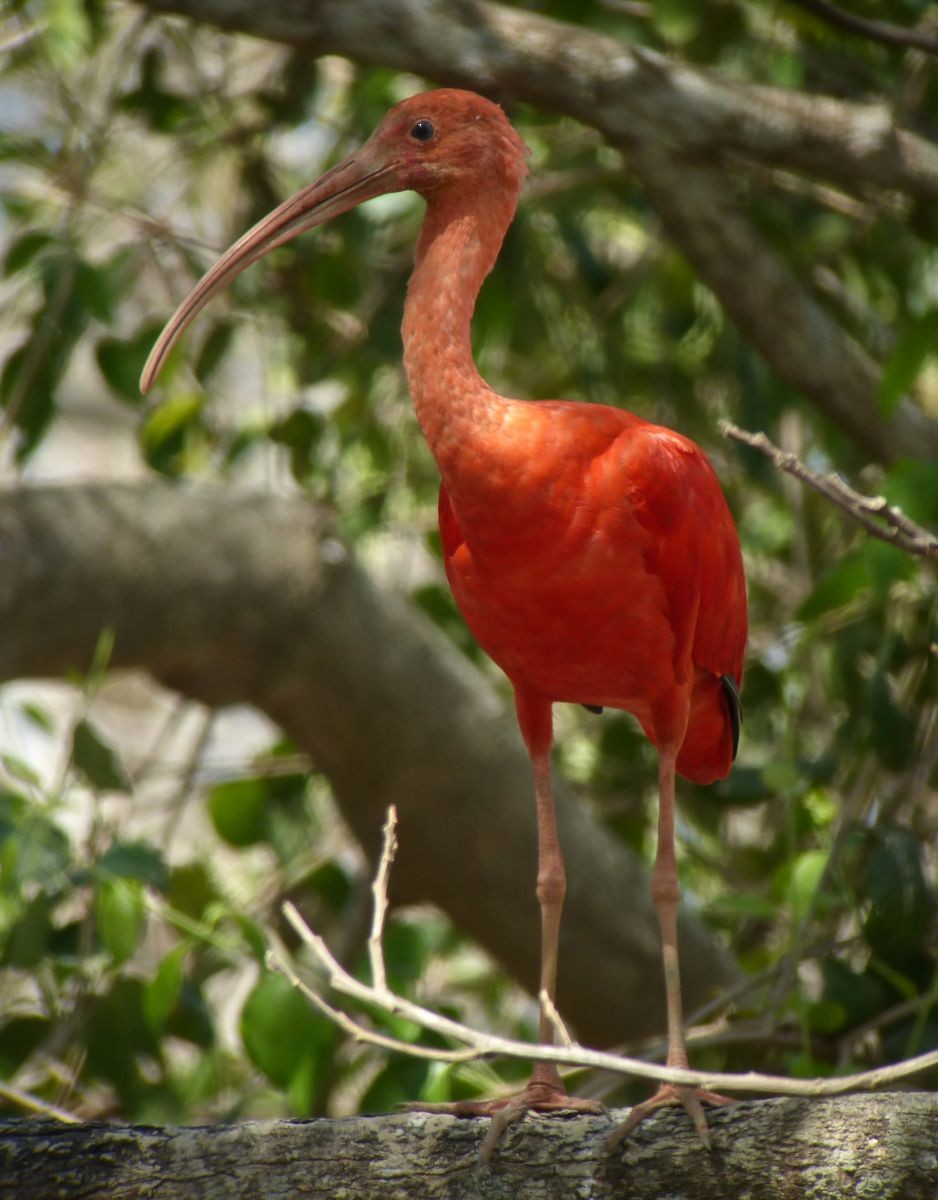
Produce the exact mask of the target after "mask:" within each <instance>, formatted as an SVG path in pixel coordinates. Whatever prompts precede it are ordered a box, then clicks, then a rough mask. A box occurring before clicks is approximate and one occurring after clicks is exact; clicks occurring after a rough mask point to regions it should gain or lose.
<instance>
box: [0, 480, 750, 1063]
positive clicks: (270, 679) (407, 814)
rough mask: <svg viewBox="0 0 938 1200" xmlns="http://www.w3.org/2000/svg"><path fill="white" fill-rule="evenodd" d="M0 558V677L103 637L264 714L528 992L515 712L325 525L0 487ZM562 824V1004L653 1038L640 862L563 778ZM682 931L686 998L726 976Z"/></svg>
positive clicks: (57, 660) (220, 506) (127, 498)
mask: <svg viewBox="0 0 938 1200" xmlns="http://www.w3.org/2000/svg"><path fill="white" fill-rule="evenodd" d="M0 547H2V556H3V568H2V570H0V627H2V628H3V631H4V636H3V638H2V639H0V679H18V678H25V677H35V676H55V677H62V676H64V675H66V674H67V673H68V672H69V671H71V670H82V669H85V668H87V666H88V664H89V661H90V659H91V655H92V653H93V651H94V647H95V645H96V643H97V639H98V635H99V632H100V630H101V629H102V628H109V629H111V630H113V632H114V635H115V647H114V655H113V659H112V663H113V665H114V666H115V667H116V668H121V667H133V668H139V669H143V670H146V671H149V672H150V673H151V674H153V675H154V676H155V677H156V678H157V679H159V680H161V681H162V682H164V683H165V684H167V685H168V686H170V687H173V688H175V689H177V690H178V691H181V692H183V693H185V694H186V695H188V696H192V697H195V698H196V699H199V700H201V701H203V702H205V703H207V704H211V705H225V704H234V703H239V702H247V703H251V704H254V705H256V706H257V707H258V708H260V709H262V710H263V711H264V712H266V713H267V714H268V715H269V716H270V717H271V718H272V719H273V720H274V721H276V722H277V723H278V724H279V725H280V726H281V727H282V728H284V729H285V730H287V732H288V733H290V735H291V736H292V737H293V738H294V739H295V740H296V742H297V743H298V744H299V745H300V746H301V747H302V748H303V749H304V750H305V751H306V752H307V753H308V754H309V756H310V758H311V759H312V761H313V762H314V763H315V764H316V765H317V767H318V768H319V769H320V770H322V771H323V772H324V773H325V774H326V775H327V776H328V778H329V779H330V781H331V783H332V785H333V789H334V791H335V794H336V797H337V799H338V802H339V803H340V805H341V807H342V811H343V813H344V815H345V817H346V819H347V820H348V822H349V824H350V826H351V828H352V829H353V831H354V832H355V834H356V836H357V837H358V838H359V840H360V841H361V843H362V844H363V845H364V846H365V848H366V849H367V850H368V851H369V852H370V853H372V854H373V855H374V856H375V858H376V857H377V851H378V848H379V843H380V832H381V825H382V821H383V819H384V814H385V811H386V809H387V807H388V805H389V804H396V805H397V808H398V811H399V813H400V820H401V846H402V848H401V852H400V855H399V858H398V865H397V868H396V875H395V879H394V887H393V888H392V900H393V901H395V902H396V903H403V902H416V901H421V900H432V901H433V902H435V903H436V904H438V905H439V906H440V907H441V908H443V909H444V910H445V911H446V912H448V913H449V915H450V916H451V917H452V918H453V920H454V921H455V922H456V923H457V924H458V925H459V926H460V927H461V928H462V929H464V930H465V931H466V932H467V933H469V934H471V935H472V936H474V937H475V938H476V939H477V940H478V941H479V942H480V943H481V944H482V945H483V946H485V947H486V948H487V949H488V950H489V951H490V953H491V954H493V955H494V957H495V958H496V959H498V960H499V961H500V962H501V963H502V964H504V965H505V966H506V967H507V968H508V969H509V970H511V971H512V972H513V973H514V974H515V975H516V977H517V978H519V979H520V980H522V982H524V983H525V984H526V986H527V987H528V988H529V989H531V991H532V993H533V992H535V990H536V988H537V981H538V946H539V938H538V929H539V925H538V910H537V904H536V900H535V895H534V876H535V862H536V852H535V846H536V840H535V829H534V806H533V803H532V782H531V775H530V764H529V762H528V759H527V754H526V753H525V751H524V748H523V745H522V743H521V741H520V738H519V735H518V733H517V729H516V722H515V720H514V718H513V716H512V714H511V713H510V712H509V710H508V708H507V706H506V705H505V703H504V702H503V700H502V699H501V698H500V697H499V696H498V695H497V694H496V693H495V691H494V690H493V688H492V686H491V684H490V683H488V682H487V681H486V680H485V678H484V677H483V676H482V675H481V674H480V673H479V672H478V671H477V670H476V669H475V668H473V667H472V665H471V664H470V663H468V662H467V660H466V659H465V658H464V657H463V656H462V655H461V654H459V652H458V651H457V650H455V649H454V648H453V646H452V645H451V644H450V643H449V642H448V641H447V640H446V638H444V636H443V635H442V634H441V633H440V632H439V631H438V630H437V629H436V628H435V627H434V626H432V625H431V624H430V622H429V621H427V620H426V619H423V618H421V617H420V616H419V615H418V614H416V613H415V612H413V611H412V609H411V608H410V606H408V605H406V604H405V603H403V602H399V601H397V600H395V599H394V598H393V597H392V596H390V595H388V594H386V593H385V592H382V591H381V590H380V589H379V588H378V587H377V586H376V585H375V583H374V582H373V581H372V580H371V579H370V578H369V576H368V575H367V574H366V573H365V572H364V571H363V570H362V568H361V567H360V566H358V565H357V564H356V563H355V562H354V561H353V560H352V559H351V557H350V556H349V554H348V552H347V550H346V549H345V547H344V546H342V545H341V543H340V542H338V541H337V540H336V539H335V538H334V537H333V535H332V534H331V532H330V530H329V528H328V525H327V523H326V521H325V519H324V517H323V515H322V513H320V512H317V511H316V510H315V509H313V508H312V507H311V506H310V505H308V504H306V503H305V502H303V501H302V500H299V499H285V498H277V497H271V496H263V495H258V494H255V493H247V492H239V491H235V490H233V489H226V488H198V487H187V488H185V489H183V488H179V487H174V486H171V485H168V484H164V483H148V484H145V485H139V486H117V485H114V486H85V487H73V488H56V487H47V488H36V489H33V490H28V491H22V492H13V493H6V494H0ZM558 818H559V821H560V826H561V838H562V840H563V845H564V850H565V853H566V856H567V866H568V875H569V890H568V893H567V901H566V907H565V912H564V924H563V935H562V950H561V977H560V988H559V1007H560V1010H561V1012H562V1013H563V1014H564V1016H565V1017H566V1018H567V1019H569V1020H570V1022H571V1023H572V1025H573V1026H574V1027H575V1028H576V1030H577V1032H578V1034H579V1036H581V1037H583V1038H585V1039H587V1040H589V1041H590V1042H591V1043H592V1044H593V1045H600V1046H602V1045H609V1044H611V1043H612V1042H614V1041H621V1040H622V1039H623V1038H626V1037H628V1038H631V1037H642V1036H645V1035H646V1034H651V1033H653V1032H658V1031H659V1029H660V1018H661V1014H662V1013H663V1011H664V998H663V986H662V983H661V969H660V962H659V945H658V933H657V925H656V921H655V915H654V909H653V907H652V904H651V899H650V894H649V883H648V875H647V872H646V870H645V868H644V867H643V866H642V864H641V863H639V861H638V860H637V859H636V858H635V857H634V856H632V855H631V854H629V853H628V852H627V851H626V850H625V848H624V847H623V846H622V845H621V844H619V843H618V842H616V841H615V840H614V839H612V838H610V837H609V835H608V834H607V833H606V832H605V831H604V830H603V829H602V828H601V827H600V826H599V824H598V822H597V821H596V819H595V818H594V817H593V816H592V815H591V813H590V811H589V808H588V806H586V805H583V804H577V803H575V802H574V801H573V800H572V799H571V796H570V793H569V791H567V790H565V789H564V788H563V787H560V788H559V794H558ZM496 848H497V849H496ZM506 913H510V914H511V919H510V920H507V919H505V914H506ZM682 938H683V943H682V947H681V954H682V963H681V965H682V968H683V969H684V972H685V981H686V991H687V1000H688V1004H689V1006H691V1007H693V1006H695V1005H697V1004H700V1003H701V1002H702V1001H703V1000H704V999H706V998H707V997H708V996H709V995H710V993H711V990H712V989H713V988H714V987H715V986H719V985H721V984H726V983H728V982H730V981H731V980H732V979H733V978H734V977H735V975H734V971H733V968H732V966H731V964H730V962H729V960H728V957H727V955H726V952H725V950H723V948H722V947H721V945H720V943H719V942H718V941H717V940H716V939H715V938H714V937H713V935H712V934H710V933H709V932H708V931H707V930H706V929H705V927H704V926H703V925H702V923H701V922H700V921H698V920H696V919H694V918H693V917H692V916H691V914H689V913H685V914H684V918H683V923H682Z"/></svg>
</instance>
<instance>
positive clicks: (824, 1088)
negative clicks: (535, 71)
mask: <svg viewBox="0 0 938 1200" xmlns="http://www.w3.org/2000/svg"><path fill="white" fill-rule="evenodd" d="M393 840H394V820H393V817H392V816H391V814H390V813H389V814H388V820H387V823H386V825H385V851H384V853H383V854H382V856H381V862H380V864H379V868H378V873H377V876H376V878H375V882H374V887H373V889H372V892H373V895H374V897H375V915H374V920H373V923H372V930H373V931H374V930H379V929H380V928H381V927H382V925H383V914H384V912H385V911H386V908H387V882H388V869H389V867H390V862H391V858H392V855H393V850H392V846H393ZM282 912H283V915H284V917H285V918H286V920H287V921H288V922H289V924H290V925H291V926H292V927H293V929H294V930H295V931H296V933H297V934H298V935H299V937H300V940H301V941H302V942H303V944H304V945H305V946H306V947H307V948H308V949H309V950H310V952H311V953H312V955H313V957H314V959H315V960H316V961H317V962H318V964H319V965H320V966H321V967H322V968H323V969H324V970H325V972H326V976H327V978H328V981H329V986H330V987H331V988H333V989H334V990H335V991H337V992H341V993H343V994H344V995H346V996H349V997H350V998H351V999H353V1000H355V1001H357V1002H358V1003H360V1004H365V1005H369V1006H374V1007H376V1008H379V1009H381V1010H383V1011H384V1012H387V1013H389V1014H391V1015H392V1016H397V1017H404V1018H405V1019H406V1020H408V1021H413V1022H414V1024H416V1025H419V1026H420V1027H421V1028H423V1029H428V1030H430V1031H431V1032H432V1033H435V1034H437V1035H439V1036H440V1037H443V1038H446V1039H449V1040H450V1041H453V1042H455V1043H456V1044H457V1049H454V1050H439V1049H438V1048H436V1047H433V1046H422V1045H419V1044H414V1043H412V1042H405V1041H403V1040H401V1039H399V1038H394V1037H391V1036H389V1035H387V1034H383V1033H378V1032H375V1031H373V1030H371V1029H368V1028H366V1027H365V1026H364V1025H362V1024H361V1023H359V1022H356V1021H355V1020H353V1018H351V1017H350V1016H349V1015H348V1014H347V1013H345V1012H343V1011H342V1010H340V1009H337V1008H335V1007H334V1006H333V1005H331V1004H329V1002H328V1001H327V1000H326V999H325V998H324V997H323V996H322V994H321V993H320V992H319V991H318V990H317V989H316V988H313V987H311V986H310V985H308V984H306V983H304V982H303V981H302V979H301V978H300V976H299V975H298V974H297V972H296V971H295V970H294V968H293V967H292V966H291V965H290V964H289V962H288V961H287V960H286V958H285V956H284V955H283V954H280V953H271V954H270V955H269V956H268V961H269V963H270V965H271V966H273V967H274V968H275V969H276V970H279V971H280V972H282V973H283V974H284V975H285V976H286V978H287V979H288V980H289V981H290V982H291V983H292V984H293V986H294V987H296V988H298V989H299V990H300V991H301V992H302V994H303V995H304V996H306V997H307V999H308V1000H309V1001H310V1002H311V1003H312V1004H313V1005H315V1007H316V1008H317V1009H319V1011H320V1012H322V1013H324V1014H325V1015H326V1016H328V1017H330V1019H331V1020H333V1021H335V1022H336V1023H337V1024H338V1025H339V1026H340V1027H341V1028H342V1029H344V1030H346V1032H349V1033H351V1034H352V1036H353V1037H354V1038H356V1040H358V1041H363V1042H367V1043H369V1044H371V1045H375V1046H379V1047H381V1048H382V1049H393V1050H396V1051H398V1052H400V1053H402V1054H410V1055H412V1056H414V1057H416V1058H422V1059H427V1058H430V1059H437V1060H438V1061H442V1062H467V1061H471V1060H472V1059H486V1058H493V1057H499V1058H510V1059H520V1060H522V1061H530V1060H532V1059H537V1060H539V1061H550V1062H555V1063H557V1064H558V1065H560V1066H567V1067H591V1068H595V1069H597V1070H601V1071H610V1072H612V1073H614V1074H618V1075H629V1076H637V1077H639V1078H641V1079H651V1080H664V1081H665V1082H666V1083H683V1084H692V1085H697V1086H700V1087H705V1088H710V1089H720V1090H721V1091H731V1092H732V1091H736V1092H765V1093H769V1094H775V1095H787V1096H839V1095H843V1094H845V1093H846V1092H855V1091H864V1090H870V1089H873V1088H880V1087H884V1086H886V1085H887V1084H891V1083H895V1082H897V1081H898V1080H902V1079H908V1078H909V1077H911V1076H913V1075H916V1074H919V1073H921V1072H923V1071H928V1070H931V1069H932V1068H933V1067H935V1066H938V1051H934V1050H933V1051H930V1052H929V1053H927V1054H920V1055H918V1056H917V1057H915V1058H911V1059H907V1060H906V1061H905V1062H901V1063H895V1064H893V1065H892V1066H889V1067H878V1068H876V1069H874V1070H871V1071H861V1072H857V1073H855V1074H853V1075H843V1076H840V1077H839V1078H837V1079H787V1078H785V1077H784V1076H780V1075H765V1074H761V1073H759V1072H756V1071H747V1072H745V1073H744V1074H735V1073H734V1074H730V1073H725V1072H723V1073H721V1072H706V1071H692V1070H689V1069H685V1068H678V1067H666V1066H662V1065H661V1064H658V1063H650V1062H646V1061H643V1060H642V1059H637V1058H629V1057H626V1056H625V1055H621V1054H613V1053H609V1052H607V1051H598V1050H590V1049H588V1048H587V1047H585V1046H581V1045H580V1044H579V1043H577V1042H575V1041H573V1040H572V1039H571V1038H570V1037H569V1034H567V1032H566V1029H565V1028H564V1026H563V1023H562V1022H561V1021H559V1018H558V1023H559V1025H560V1029H561V1031H562V1035H563V1044H562V1045H560V1046H553V1045H532V1044H530V1043H527V1042H518V1041H515V1040H513V1039H511V1038H504V1037H500V1036H498V1035H497V1034H487V1033H481V1032H479V1031H478V1030H475V1029H471V1028H470V1027H469V1026H468V1025H465V1024H463V1023H462V1022H460V1021H454V1020H453V1019H452V1018H450V1017H444V1016H442V1015H441V1014H439V1013H437V1012H433V1011H432V1010H431V1009H428V1008H426V1007H424V1006H423V1005H420V1004H417V1003H415V1002H414V1001H411V1000H407V999H406V998H405V997H403V996H399V995H397V994H396V993H395V992H392V991H390V989H389V988H388V987H387V985H386V984H385V983H383V982H382V983H381V984H380V985H379V984H377V983H372V984H366V983H362V982H361V981H360V980H358V979H356V978H355V977H354V976H353V975H350V974H349V972H348V971H347V970H346V969H345V967H343V966H342V965H341V963H339V961H338V960H337V959H336V958H335V956H334V955H333V954H332V952H331V951H330V950H329V947H328V946H327V945H326V943H325V941H324V940H323V939H322V938H321V937H320V936H319V935H318V934H316V933H314V932H313V931H312V930H311V929H310V928H309V926H308V925H307V924H306V922H305V921H304V920H303V918H302V917H301V916H300V914H299V911H298V910H297V908H296V907H295V905H293V904H292V903H290V902H289V901H288V902H287V903H286V904H284V905H283V908H282ZM369 949H370V951H373V954H374V956H375V958H377V959H379V960H381V959H382V958H383V950H382V946H381V943H380V940H379V941H376V942H375V943H374V944H373V946H370V947H369ZM372 971H373V975H374V978H375V980H378V979H380V980H382V981H383V980H385V979H386V972H385V968H384V963H383V961H379V963H378V965H377V966H376V965H375V962H374V959H373V961H372Z"/></svg>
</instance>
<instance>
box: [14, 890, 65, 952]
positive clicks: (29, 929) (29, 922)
mask: <svg viewBox="0 0 938 1200" xmlns="http://www.w3.org/2000/svg"><path fill="white" fill-rule="evenodd" d="M53 905H54V900H53V899H52V897H50V896H48V895H47V894H46V893H45V892H40V893H39V895H38V896H36V897H35V899H33V900H31V901H30V903H29V904H27V905H26V906H25V908H24V909H23V910H22V912H21V914H20V916H19V919H18V920H17V921H16V923H15V924H14V925H13V927H12V928H11V929H10V931H9V934H8V936H7V938H6V942H5V945H4V947H3V961H4V962H5V963H6V964H7V965H8V966H11V967H19V969H20V970H23V971H33V970H35V969H36V967H38V965H39V964H40V963H41V962H42V960H43V958H45V956H46V953H47V951H48V947H49V940H50V937H51V935H52V908H53Z"/></svg>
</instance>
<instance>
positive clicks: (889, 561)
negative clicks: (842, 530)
mask: <svg viewBox="0 0 938 1200" xmlns="http://www.w3.org/2000/svg"><path fill="white" fill-rule="evenodd" d="M936 490H938V489H936ZM863 558H864V560H865V562H866V570H867V574H868V575H869V578H870V583H871V585H872V587H873V591H874V592H875V594H876V595H877V596H878V597H879V598H880V599H885V597H886V595H887V594H888V592H889V589H890V588H891V587H892V585H893V584H894V583H897V582H898V581H899V580H900V579H911V578H912V577H913V576H914V575H915V574H916V570H917V568H916V563H915V559H914V558H913V557H912V556H911V555H910V554H907V553H906V552H905V551H904V550H900V549H898V547H896V546H890V545H889V543H888V542H883V541H880V540H879V539H878V538H869V540H868V541H867V542H866V543H865V544H864V546H863Z"/></svg>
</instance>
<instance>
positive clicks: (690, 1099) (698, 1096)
mask: <svg viewBox="0 0 938 1200" xmlns="http://www.w3.org/2000/svg"><path fill="white" fill-rule="evenodd" d="M735 1103H736V1101H735V1100H734V1099H733V1098H732V1097H731V1096H721V1095H720V1094H719V1092H707V1091H704V1090H703V1089H702V1088H695V1087H681V1086H679V1085H678V1084H675V1083H663V1084H662V1085H661V1087H659V1088H658V1090H657V1092H655V1094H654V1095H653V1096H652V1097H651V1099H650V1100H645V1101H644V1102H643V1103H642V1104H636V1105H635V1107H634V1108H633V1109H632V1111H631V1112H630V1113H629V1115H628V1116H627V1117H626V1118H625V1120H624V1121H623V1122H622V1124H621V1125H617V1126H616V1128H615V1129H614V1130H613V1131H612V1133H610V1135H609V1136H608V1137H607V1138H606V1150H607V1151H608V1152H609V1153H612V1151H613V1150H615V1149H616V1148H617V1147H618V1146H619V1145H620V1144H621V1142H622V1141H623V1140H624V1139H625V1138H627V1137H628V1135H629V1134H630V1133H631V1132H632V1130H633V1129H634V1128H635V1126H636V1125H639V1124H640V1123H641V1122H642V1121H644V1120H645V1118H646V1117H647V1116H649V1114H651V1113H653V1112H656V1111H657V1110H658V1109H659V1108H664V1106H665V1105H669V1104H682V1105H683V1106H684V1108H685V1109H686V1111H687V1114H688V1116H689V1117H690V1119H691V1120H692V1121H693V1122H694V1128H695V1129H696V1130H697V1134H698V1136H699V1138H700V1140H701V1141H702V1142H703V1144H704V1146H706V1148H707V1149H708V1150H709V1149H711V1142H710V1128H709V1126H708V1125H707V1116H706V1113H705V1112H704V1107H703V1106H704V1104H712V1105H714V1107H718V1106H722V1105H724V1104H735Z"/></svg>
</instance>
